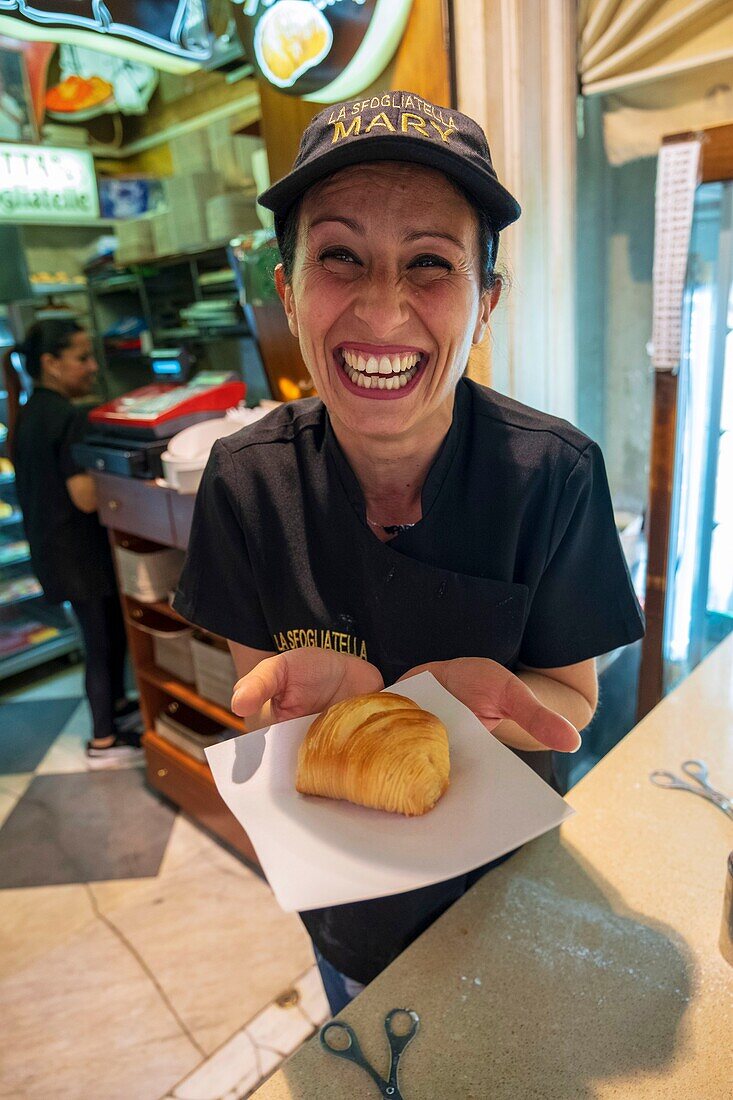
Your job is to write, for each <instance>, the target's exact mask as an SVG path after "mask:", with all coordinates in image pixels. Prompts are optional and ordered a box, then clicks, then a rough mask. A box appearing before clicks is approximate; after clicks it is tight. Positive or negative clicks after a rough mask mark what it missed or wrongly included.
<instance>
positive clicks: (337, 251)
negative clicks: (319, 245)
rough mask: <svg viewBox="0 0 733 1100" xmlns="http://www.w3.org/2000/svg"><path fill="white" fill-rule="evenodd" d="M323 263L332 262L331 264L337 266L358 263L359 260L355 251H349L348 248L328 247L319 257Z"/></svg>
mask: <svg viewBox="0 0 733 1100" xmlns="http://www.w3.org/2000/svg"><path fill="white" fill-rule="evenodd" d="M318 259H319V261H320V262H321V263H322V264H326V266H328V264H329V263H330V264H331V266H333V267H336V266H338V265H339V264H358V262H359V261H358V260H357V258H356V256H355V255H354V253H353V252H349V250H348V248H326V249H324V250H323V252H321V254H320V255H319V257H318Z"/></svg>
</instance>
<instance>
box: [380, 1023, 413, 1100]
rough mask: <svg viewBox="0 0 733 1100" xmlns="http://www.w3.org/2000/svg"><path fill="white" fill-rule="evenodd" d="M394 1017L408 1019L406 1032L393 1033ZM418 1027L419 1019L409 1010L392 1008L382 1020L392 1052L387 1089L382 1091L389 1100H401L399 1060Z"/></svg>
mask: <svg viewBox="0 0 733 1100" xmlns="http://www.w3.org/2000/svg"><path fill="white" fill-rule="evenodd" d="M395 1016H403V1017H404V1016H406V1017H408V1019H409V1021H410V1025H409V1027H408V1028H407V1030H406V1031H404V1032H402V1033H400V1032H398V1031H395V1029H394V1026H393V1022H394V1019H395ZM419 1026H420V1017H419V1016H418V1014H417V1012H415V1011H413V1009H411V1008H393V1009H392V1011H391V1012H388V1013H387V1015H386V1016H385V1018H384V1030H385V1031H386V1032H387V1038H388V1039H389V1047H390V1050H391V1051H392V1061H391V1062H390V1067H389V1081H388V1083H387V1088H386V1089H385V1090H384V1095H385V1096H386V1097H390V1100H401V1096H402V1093H401V1092H400V1089H399V1085H398V1084H397V1074H398V1073H399V1068H400V1058H401V1057H402V1053H403V1051H404V1050H405V1047H407V1046H408V1044H409V1043H411V1042H412V1040H413V1039H414V1038H415V1036H416V1035H417V1029H418V1028H419Z"/></svg>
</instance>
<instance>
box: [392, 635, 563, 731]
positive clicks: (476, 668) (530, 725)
mask: <svg viewBox="0 0 733 1100" xmlns="http://www.w3.org/2000/svg"><path fill="white" fill-rule="evenodd" d="M420 672H431V673H432V674H433V676H434V677H435V679H436V680H437V681H438V683H439V684H442V685H443V687H444V688H445V689H446V691H449V692H450V693H451V695H455V697H456V699H460V701H461V702H462V703H463V704H464V705H465V706H467V707H468V709H469V710H471V711H473V713H474V714H475V715H476V717H477V718H478V719H479V720H480V721H481V722H482V723H483V724H484V726H486V729H487V730H489V731H492V730H493V729H494V728H495V727H496V726H498V724H499V722H501V721H502V720H503V719H505V718H508V719H509V720H510V721H512V722H516V724H517V725H518V726H521V728H522V729H523V730H525V731H526V732H527V733H528V734H529V735H530V736H531V737H533V738H534V739H535V740H536V741H539V742H540V743H541V744H542V745H545V746H546V747H547V748H548V749H554V750H555V751H557V752H574V751H575V750H576V749H577V748H578V747H579V745H580V735H579V733H578V731H577V730H576V728H575V726H574V725H573V724H572V723H571V722H568V720H567V718H563V716H562V715H561V714H558V713H557V712H556V711H554V710H550V708H549V707H546V706H545V705H544V704H543V703H541V702H540V700H539V699H538V698H537V696H536V695H535V694H534V692H533V691H532V690H531V688H529V687H528V686H527V684H525V683H524V682H523V681H522V680H520V679H519V677H518V676H515V675H514V673H512V672H510V671H509V669H508V668H504V666H503V665H500V664H498V663H497V662H496V661H491V660H489V659H488V658H487V657H458V658H456V659H455V660H453V661H431V662H429V663H428V664H425V665H418V666H417V668H411V669H410V671H409V672H406V673H405V675H404V676H401V677H400V680H407V679H409V678H410V677H411V676H417V674H418V673H420Z"/></svg>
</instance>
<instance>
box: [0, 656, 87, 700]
mask: <svg viewBox="0 0 733 1100" xmlns="http://www.w3.org/2000/svg"><path fill="white" fill-rule="evenodd" d="M83 694H84V665H83V664H78V665H74V666H73V667H70V668H65V669H62V670H61V671H60V672H57V673H55V674H54V675H53V676H44V677H43V678H42V679H40V680H35V681H34V682H33V683H32V684H30V685H28V686H25V687H19V688H16V689H15V690H14V691H9V692H3V698H6V699H13V700H15V701H18V700H20V699H66V698H69V697H74V696H75V697H80V696H82V695H83Z"/></svg>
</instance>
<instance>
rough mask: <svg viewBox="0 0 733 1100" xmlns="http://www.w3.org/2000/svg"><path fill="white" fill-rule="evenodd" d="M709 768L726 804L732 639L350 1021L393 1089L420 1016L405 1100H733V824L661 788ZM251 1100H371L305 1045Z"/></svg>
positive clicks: (419, 944)
mask: <svg viewBox="0 0 733 1100" xmlns="http://www.w3.org/2000/svg"><path fill="white" fill-rule="evenodd" d="M691 757H696V758H700V759H702V760H705V761H706V762H707V764H708V766H709V769H710V779H711V782H712V784H713V785H714V786H716V787H718V789H722V790H724V791H728V792H733V636H730V637H729V638H728V639H727V640H726V641H725V642H723V643H722V644H721V645H720V646H718V648H717V649H716V650H715V651H714V652H713V653H712V654H710V655H709V657H708V658H707V659H706V660H705V662H704V663H703V664H701V665H700V666H699V667H698V668H697V669H696V670H695V671H694V672H693V673H692V675H691V676H689V677H688V678H687V680H685V681H684V682H683V683H682V684H681V685H680V686H679V687H678V688H677V690H676V691H674V692H673V693H672V694H670V695H669V696H667V698H666V699H664V700H663V701H662V702H661V703H660V704H659V706H657V707H656V708H655V709H654V710H653V711H652V712H651V713H650V714H648V715H647V716H646V718H645V719H644V720H643V721H642V722H641V723H640V724H639V725H638V726H637V727H636V728H635V729H634V730H632V731H631V733H629V735H628V736H627V737H626V738H625V739H624V740H623V741H622V742H621V743H620V744H619V745H618V746H617V747H616V748H615V749H614V750H613V751H612V752H610V753H609V754H608V756H606V757H605V758H604V759H603V760H602V761H601V762H600V763H599V764H598V765H597V766H596V767H595V768H594V769H593V770H592V771H591V772H590V773H589V774H588V775H587V776H586V777H585V778H584V779H583V780H582V781H581V782H580V783H578V785H577V786H576V787H574V788H573V790H572V791H571V792H570V793H569V795H568V796H567V800H568V802H570V803H571V805H572V806H574V807H575V809H576V810H577V814H576V815H575V816H574V817H573V818H572V819H570V820H569V821H568V822H566V823H565V824H564V825H563V826H562V827H561V829H559V830H554V831H553V832H552V833H550V834H547V835H545V836H543V837H541V838H539V839H538V840H536V841H533V842H532V843H530V844H528V845H526V847H525V848H524V849H523V850H522V851H521V852H519V853H518V854H517V855H516V856H514V857H513V858H512V859H510V860H509V861H508V862H507V863H506V864H504V865H503V866H502V867H500V868H498V869H497V870H495V871H492V872H491V873H490V874H488V875H486V877H485V878H484V879H483V880H482V881H481V882H479V883H478V884H477V885H476V886H474V887H473V889H472V890H470V891H469V893H467V894H466V895H465V896H464V897H463V898H462V899H461V900H460V901H458V902H457V903H456V904H455V905H454V906H453V907H452V909H450V910H449V911H448V912H447V913H446V914H445V915H444V916H443V917H441V918H440V920H438V921H437V922H436V923H435V924H434V925H433V926H432V927H431V928H430V929H428V931H427V932H426V933H425V934H424V935H423V936H421V937H420V939H419V940H417V941H416V942H415V943H414V944H413V945H412V946H411V947H410V948H408V950H407V951H405V952H404V953H403V954H402V955H401V956H400V957H399V958H398V959H397V960H396V961H395V962H394V963H393V964H392V965H391V966H390V967H389V968H388V969H387V970H386V971H385V972H384V973H383V974H381V975H380V977H379V978H378V979H377V980H376V981H375V982H373V983H372V984H371V985H370V986H369V987H368V988H367V989H366V990H365V991H364V992H363V993H362V994H361V995H360V996H359V997H358V998H357V999H356V1001H354V1002H353V1003H352V1004H351V1005H349V1007H348V1008H347V1009H346V1010H345V1011H344V1012H343V1013H342V1015H341V1016H340V1017H339V1018H340V1019H344V1020H347V1021H348V1022H349V1023H351V1024H352V1025H353V1026H354V1028H355V1029H356V1032H357V1035H358V1037H359V1041H360V1043H361V1046H362V1049H363V1051H364V1054H365V1056H366V1057H367V1058H368V1059H369V1060H370V1061H371V1062H372V1064H373V1065H374V1066H375V1068H377V1069H378V1070H379V1072H381V1073H382V1074H386V1072H387V1067H388V1065H389V1057H388V1046H387V1040H386V1037H385V1034H384V1030H383V1019H384V1016H385V1015H386V1013H387V1012H388V1011H389V1010H390V1009H391V1008H394V1007H409V1008H413V1009H415V1010H416V1011H417V1012H418V1013H419V1015H420V1020H421V1024H420V1031H419V1032H418V1035H417V1036H416V1038H415V1039H414V1040H413V1042H412V1044H411V1045H410V1046H409V1047H408V1049H407V1051H406V1052H405V1054H404V1056H403V1059H402V1065H401V1071H400V1086H401V1089H402V1092H403V1095H404V1098H405V1100H445V1098H447V1097H460V1098H470V1100H489V1098H490V1100H529V1098H532V1097H534V1098H537V1100H576V1098H577V1100H580V1098H586V1100H591V1098H594V1100H595V1098H604V1100H605V1098H607V1097H626V1098H633V1100H647V1098H651V1097H655V1098H662V1097H664V1098H665V1100H671V1098H675V1100H680V1098H687V1097H689V1098H690V1100H693V1098H694V1100H712V1098H715V1100H723V1098H725V1100H729V1098H730V1097H731V1096H732V1095H733V967H731V966H729V965H728V964H727V963H726V962H725V960H724V959H723V957H722V955H721V954H720V951H719V948H718V936H719V930H720V923H721V914H722V904H723V889H724V883H725V867H726V858H727V855H728V852H729V851H730V850H731V849H733V821H731V820H730V819H729V818H727V817H726V816H725V815H724V814H723V813H722V812H721V811H720V810H719V809H717V808H716V807H715V806H713V805H712V804H711V803H708V802H707V801H705V800H703V799H701V798H696V797H693V796H692V795H690V794H687V793H686V792H683V791H672V790H661V789H660V788H658V787H655V786H653V785H652V784H651V783H650V782H649V780H648V774H649V772H650V771H652V770H653V769H655V768H664V769H668V770H671V771H675V772H678V771H679V765H680V763H681V762H682V761H683V760H685V759H689V758H691ZM255 1095H256V1098H257V1100H295V1098H301V1097H304V1098H305V1097H307V1098H309V1100H310V1098H313V1097H316V1096H317V1097H319V1098H321V1100H327V1098H330V1097H332V1098H333V1100H343V1098H344V1097H346V1096H348V1097H349V1100H362V1098H363V1100H373V1098H374V1097H376V1096H377V1095H378V1090H377V1088H376V1086H375V1085H374V1083H373V1082H372V1081H370V1079H369V1078H368V1077H367V1075H366V1074H365V1073H364V1072H363V1071H362V1070H360V1069H358V1068H357V1067H356V1066H353V1065H351V1064H349V1063H346V1062H343V1061H341V1060H339V1059H336V1058H334V1057H332V1056H331V1055H328V1054H326V1053H325V1052H324V1051H323V1050H322V1049H321V1048H320V1046H319V1043H318V1040H317V1038H316V1039H313V1040H311V1041H310V1042H309V1043H307V1044H306V1045H305V1046H304V1047H302V1048H301V1049H300V1050H299V1051H298V1052H297V1053H296V1054H295V1055H294V1056H293V1057H292V1058H291V1059H290V1061H288V1062H287V1063H286V1064H285V1065H284V1066H283V1067H282V1068H281V1069H280V1070H279V1071H278V1072H277V1073H276V1074H275V1075H274V1076H273V1077H271V1078H270V1079H269V1081H267V1082H266V1083H265V1084H264V1085H263V1086H262V1087H261V1088H260V1089H258V1090H257V1092H256V1094H255Z"/></svg>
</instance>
